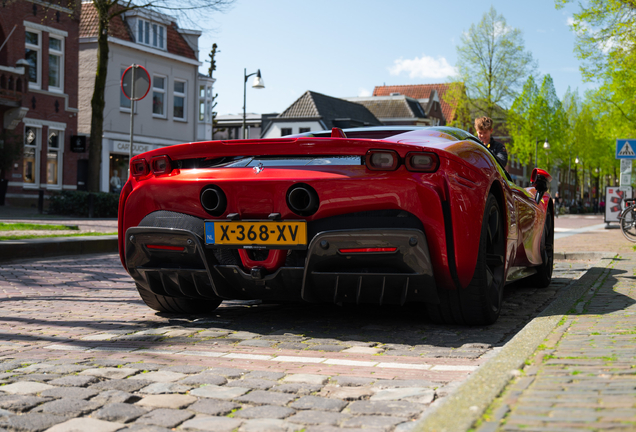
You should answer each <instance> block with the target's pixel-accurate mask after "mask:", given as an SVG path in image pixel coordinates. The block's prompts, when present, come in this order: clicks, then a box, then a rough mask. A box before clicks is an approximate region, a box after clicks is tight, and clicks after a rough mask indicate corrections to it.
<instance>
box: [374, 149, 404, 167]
mask: <svg viewBox="0 0 636 432" xmlns="http://www.w3.org/2000/svg"><path fill="white" fill-rule="evenodd" d="M365 161H366V164H367V168H369V169H370V170H373V171H395V170H396V169H397V167H398V164H399V162H400V156H399V155H398V154H397V152H395V151H393V150H369V151H368V152H367V155H366V156H365Z"/></svg>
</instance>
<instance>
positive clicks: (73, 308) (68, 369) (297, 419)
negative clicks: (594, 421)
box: [0, 218, 636, 432]
mask: <svg viewBox="0 0 636 432" xmlns="http://www.w3.org/2000/svg"><path fill="white" fill-rule="evenodd" d="M566 219H568V218H559V222H558V223H557V227H559V224H561V223H564V224H566V226H567V224H570V225H571V226H575V227H576V228H578V227H579V226H583V225H586V224H594V223H598V222H597V221H596V220H587V221H586V220H583V221H581V220H578V219H577V218H570V219H568V220H566ZM616 234H618V236H620V237H618V236H616ZM581 237H585V240H584V241H582V240H580V239H581ZM620 239H622V235H621V234H620V231H619V230H616V229H614V230H603V231H601V230H594V231H590V232H586V233H582V234H577V235H573V236H570V237H565V238H562V239H559V240H557V241H556V245H555V249H556V250H557V251H561V252H563V251H572V250H578V249H580V250H585V249H584V248H585V247H586V246H587V247H590V248H592V249H587V250H594V251H599V250H600V251H603V250H612V249H611V248H613V247H614V246H620V247H621V248H624V249H625V250H626V251H627V252H629V251H632V250H633V249H632V247H631V244H630V243H628V242H627V241H626V240H624V239H622V240H620ZM573 245H580V246H576V247H574V246H573ZM626 256H627V255H626ZM628 258H629V260H628V261H626V262H625V264H624V265H628V264H627V262H630V263H631V262H633V258H634V256H629V257H628ZM607 262H608V261H607ZM607 262H605V263H601V264H599V263H597V262H590V261H558V262H556V268H555V275H554V279H553V284H552V285H551V286H550V287H549V288H548V289H542V290H539V289H534V288H531V287H522V286H515V285H513V286H510V287H507V289H506V292H505V302H504V309H503V313H502V317H501V318H500V320H499V321H498V322H497V324H495V325H493V326H489V327H462V326H436V325H432V324H431V323H430V322H428V321H427V319H426V317H425V316H422V313H421V311H420V310H418V309H417V308H405V309H403V308H371V307H360V308H358V307H353V308H344V309H343V308H338V307H335V306H332V305H307V304H302V305H298V304H294V305H269V304H260V302H224V303H223V304H222V306H221V307H220V308H219V309H217V310H216V311H215V312H214V313H213V314H211V315H208V316H200V317H186V316H183V317H180V316H174V315H172V316H169V315H163V314H157V313H154V311H152V310H150V309H148V308H147V307H146V306H145V305H143V303H142V302H141V301H140V299H139V297H138V294H137V293H136V291H135V289H134V285H133V284H132V283H131V280H130V277H129V276H128V275H127V274H126V273H125V271H124V270H123V268H122V267H121V264H120V263H119V258H118V256H116V255H114V254H107V255H103V254H102V255H84V256H70V257H64V258H57V259H35V260H33V259H31V260H23V261H14V262H11V263H8V264H4V263H2V264H0V266H1V267H0V302H2V316H0V432H2V431H4V430H11V431H42V430H51V431H73V430H81V431H111V430H112V431H115V430H131V431H167V430H171V429H173V430H174V429H175V428H176V430H184V431H188V430H192V431H201V430H214V431H217V430H218V431H223V430H228V431H230V430H240V431H270V430H271V431H294V430H307V431H336V430H349V431H352V430H359V429H365V430H367V429H368V430H371V431H397V432H407V431H411V430H419V429H418V427H419V425H420V424H422V423H420V422H419V420H420V419H422V418H424V419H425V418H426V416H428V415H430V414H431V413H433V412H435V410H436V409H437V408H439V407H440V406H442V405H443V403H444V401H445V400H447V398H449V396H448V395H449V394H452V393H453V392H454V391H455V392H456V391H457V390H458V388H461V386H462V385H463V383H465V382H466V381H467V380H468V379H470V378H471V376H473V375H474V374H477V373H478V372H479V371H480V370H481V366H482V365H485V364H488V363H489V360H491V359H494V358H496V357H497V356H498V355H499V353H501V352H503V348H505V347H506V346H507V344H508V342H509V341H511V339H514V337H515V336H516V335H517V334H518V333H519V332H520V331H521V330H523V329H524V328H526V327H528V326H527V325H528V323H532V322H533V318H534V317H535V316H537V314H539V313H541V311H542V310H544V309H545V307H546V306H547V305H548V304H550V302H552V300H553V299H559V298H560V297H561V296H562V295H563V294H567V293H568V292H570V291H571V287H572V286H573V284H576V281H577V280H578V279H579V278H581V276H582V275H585V274H589V273H590V272H592V273H595V274H600V273H602V272H604V271H606V270H604V269H603V268H604V267H605V266H606V265H607V264H606V263H607ZM622 263H623V261H619V262H617V264H615V267H614V269H617V268H619V267H617V266H619V265H623V264H622ZM630 265H631V264H630ZM590 268H591V270H590V271H588V270H589V269H590ZM611 271H614V270H607V272H611ZM586 272H587V273H586ZM631 275H633V270H630V273H629V274H624V275H623V276H620V275H614V273H612V274H609V273H608V276H607V277H605V279H603V281H604V282H603V283H605V282H607V283H608V284H611V283H613V282H612V281H614V283H615V281H619V280H623V279H620V278H624V282H625V283H629V282H631V283H632V284H633V282H632V281H630V280H628V277H629V276H631ZM631 277H633V276H631ZM595 287H596V286H594V287H593V288H595ZM608 290H609V288H608ZM594 292H596V291H594ZM610 294H611V293H610ZM628 294H629V295H631V297H630V300H631V298H633V297H634V296H633V294H634V293H633V292H632V293H631V294H630V293H628ZM595 298H596V297H594V296H592V297H590V300H594V299H595ZM585 304H588V302H585V303H583V305H585ZM610 305H611V306H610V309H611V310H612V311H614V310H615V309H614V308H618V307H622V305H621V304H620V302H616V301H614V302H610ZM581 307H584V306H579V308H581ZM581 311H584V312H585V311H586V309H581ZM606 312H607V311H606ZM595 313H596V312H595ZM612 313H614V312H612ZM610 315H611V314H608V313H605V314H599V315H598V318H597V320H598V321H599V323H598V324H596V325H597V327H598V326H603V324H602V322H604V321H603V319H605V318H607V317H608V316H610ZM628 319H629V317H625V320H628ZM612 324H613V323H612ZM567 325H568V322H567V321H566V326H567ZM630 326H631V327H625V328H628V329H631V330H630V331H634V330H636V329H635V328H634V325H633V323H632V324H630ZM564 327H565V326H563V325H562V326H559V327H557V329H558V328H564ZM568 328H570V327H568ZM603 329H604V331H606V332H607V331H609V330H608V329H607V328H605V327H603ZM595 331H596V332H598V333H600V334H599V335H593V336H594V337H596V338H597V339H598V341H597V346H602V345H601V344H603V343H605V344H608V343H609V342H607V341H606V340H605V339H603V336H604V335H605V333H602V332H601V330H599V329H597V330H595ZM590 337H592V336H590ZM548 344H549V341H548V342H546V343H545V345H546V346H548V347H553V346H555V345H554V344H553V345H548ZM616 344H618V345H616ZM620 344H623V345H624V346H625V347H626V348H627V349H629V344H630V340H625V341H616V342H615V343H614V344H613V345H612V346H620ZM575 346H576V345H575ZM632 346H633V344H632ZM542 348H543V347H542ZM539 352H540V353H541V352H548V351H547V350H540V351H539ZM556 352H557V351H555V353H556ZM555 353H552V355H555ZM571 354H572V353H571V352H570V353H566V354H564V356H565V357H572V355H571ZM622 354H624V353H623V351H620V350H618V351H617V355H622ZM609 357H610V358H612V359H613V358H614V357H612V355H611V354H610V355H609ZM537 358H538V357H537ZM559 358H561V359H564V360H568V361H571V360H572V359H570V358H562V357H559ZM633 358H634V353H633V351H632V354H631V359H632V364H633V363H634V361H633ZM555 359H556V358H555ZM546 360H548V358H546ZM551 360H554V359H551ZM584 360H585V359H584ZM587 360H589V359H587ZM592 360H594V359H592ZM601 360H603V361H605V360H604V359H601ZM535 361H543V358H541V360H535ZM615 364H616V363H615ZM564 367H565V366H564ZM538 370H539V369H537V371H538ZM576 371H577V372H579V371H580V372H582V373H575V374H571V375H573V376H576V377H580V376H581V375H584V374H585V373H587V369H582V366H577V369H576ZM502 373H505V374H507V373H508V371H502ZM523 373H525V374H526V375H524V376H522V377H521V378H520V379H519V381H517V382H515V383H514V384H513V385H515V386H517V385H519V384H518V383H522V384H521V385H522V386H523V385H524V384H523V382H522V381H521V379H524V378H528V377H529V376H530V373H531V370H526V371H524V372H523ZM611 373H612V372H611V371H610V375H611ZM537 376H539V375H537ZM525 382H527V381H525ZM537 382H538V381H537ZM547 382H549V383H553V382H557V381H556V380H554V379H553V380H550V379H548V380H547ZM558 383H559V385H562V388H561V392H563V391H564V390H563V389H565V386H566V384H567V383H566V382H565V380H562V381H558ZM533 385H535V383H534V382H533V384H531V385H530V386H529V387H528V386H527V385H526V390H530V389H532V388H533V387H532V386H533ZM621 389H622V390H625V391H626V392H628V391H630V387H629V386H623V387H620V386H614V387H611V390H612V391H614V392H616V391H620V390H621ZM633 389H634V386H632V387H631V390H632V397H633V395H634V392H633ZM515 391H521V390H519V389H517V390H515ZM577 391H580V392H585V391H588V389H586V388H585V387H584V386H581V387H580V388H579V389H577ZM515 394H516V393H515ZM504 397H507V396H504ZM619 398H620V397H619ZM619 398H617V397H613V399H612V398H611V397H610V396H607V399H606V400H607V401H609V402H607V403H606V404H607V405H608V406H609V405H611V406H614V405H612V404H615V403H616V404H618V402H617V399H619ZM544 399H545V398H544ZM448 400H450V399H448ZM518 401H522V399H521V398H518ZM518 401H516V400H515V401H513V400H512V399H505V403H503V404H502V403H499V405H500V406H502V407H503V408H495V409H493V410H491V411H489V416H490V417H488V418H487V419H486V420H491V421H492V422H486V423H483V424H482V425H481V426H480V427H482V428H487V427H491V429H490V430H494V429H492V428H493V427H494V428H495V429H496V428H497V427H500V426H501V424H500V423H498V422H496V421H494V420H498V419H499V418H504V415H505V414H508V417H511V416H512V415H514V413H515V410H516V406H515V403H519V404H520V402H518ZM513 402H514V403H513ZM530 403H531V404H533V406H538V405H537V404H534V403H533V402H532V401H531V402H530ZM627 403H628V404H629V403H631V405H630V406H629V408H630V409H631V408H634V403H633V400H631V402H630V400H628V401H627ZM520 406H521V405H520ZM616 406H617V407H620V404H619V405H616ZM506 407H507V408H506ZM588 409H589V408H588ZM493 413H496V415H495V414H493ZM502 413H503V414H502ZM625 413H627V414H629V412H628V411H625ZM614 414H615V415H618V414H617V413H616V412H615V413H613V415H614ZM508 417H506V418H504V420H505V421H507V418H508ZM543 417H544V418H547V417H549V415H547V414H546V415H544V416H543ZM615 423H616V422H615ZM524 426H528V425H527V424H520V426H519V429H524V430H532V429H527V428H524ZM530 426H531V427H532V426H533V424H530ZM632 426H633V425H632ZM504 427H510V425H509V424H508V423H506V425H505V426H504ZM538 427H539V428H540V427H544V429H543V430H563V429H562V428H560V427H561V426H556V427H555V428H553V429H549V427H550V426H548V425H547V423H544V424H540V425H539V426H538ZM546 427H547V429H545V428H546ZM484 430H487V429H484ZM502 430H506V429H502ZM512 430H514V429H512ZM539 430H542V429H539ZM626 430H629V429H626Z"/></svg>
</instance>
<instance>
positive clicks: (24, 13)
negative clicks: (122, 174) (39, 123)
mask: <svg viewBox="0 0 636 432" xmlns="http://www.w3.org/2000/svg"><path fill="white" fill-rule="evenodd" d="M52 3H53V4H56V5H60V6H63V7H65V8H67V9H71V13H69V12H68V10H56V9H55V8H53V7H48V8H47V7H45V6H43V5H41V4H37V3H32V2H30V1H29V0H18V1H11V0H9V1H8V2H7V3H5V4H4V6H2V5H0V44H1V43H3V42H4V41H5V40H6V38H7V37H8V35H9V33H10V32H11V30H12V29H13V28H14V26H15V25H17V27H16V28H15V31H14V32H13V34H12V35H11V37H10V39H9V40H8V42H7V44H6V45H5V47H4V48H3V50H2V52H1V53H0V65H2V66H9V67H15V66H16V62H17V61H18V60H20V59H24V57H25V26H24V24H23V23H24V21H28V22H30V23H34V24H39V25H42V26H46V27H51V28H54V29H58V30H62V31H65V32H67V33H68V36H67V37H66V38H64V94H66V95H68V102H66V101H65V97H64V95H60V94H53V93H50V92H47V91H48V79H47V78H48V60H49V58H48V46H49V33H48V32H47V31H45V30H43V31H42V33H41V35H42V36H41V52H42V55H41V71H40V74H41V90H43V91H44V92H38V91H33V90H28V91H27V92H26V93H25V94H24V96H23V99H22V106H23V107H27V108H29V111H28V112H27V114H26V117H27V118H30V119H37V120H44V121H53V122H60V123H65V124H66V129H65V131H64V153H63V158H62V163H63V173H62V184H63V185H75V184H76V180H77V172H76V171H77V160H78V159H80V158H87V157H88V153H72V152H71V148H70V142H71V140H70V138H71V135H75V134H77V112H76V111H74V110H73V109H76V108H77V107H78V85H77V82H78V67H79V64H78V62H79V21H80V7H79V6H80V1H79V0H58V1H56V2H52ZM27 82H28V81H27ZM25 87H26V88H27V89H28V84H27V85H26V86H25ZM0 103H1V102H0ZM67 107H68V108H71V110H67V109H66V108H67ZM4 109H6V107H0V110H4ZM2 123H3V122H0V128H3V127H4V126H3V125H2ZM0 130H1V129H0ZM23 131H24V123H20V124H19V125H18V126H17V127H16V128H15V130H14V132H17V133H20V134H21V133H22V132H23ZM47 136H48V127H47V126H43V127H42V137H41V138H42V144H41V146H42V149H41V152H40V184H42V185H43V187H46V152H47V145H46V143H47ZM21 173H22V161H18V168H17V169H13V170H11V171H10V172H9V175H8V177H9V178H8V180H9V181H16V182H22V179H18V178H13V177H12V174H21ZM8 193H9V194H35V195H36V196H37V192H36V191H29V190H28V189H23V188H22V187H17V186H10V187H9V190H8ZM7 201H8V202H11V199H10V198H8V199H7Z"/></svg>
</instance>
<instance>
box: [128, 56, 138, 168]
mask: <svg viewBox="0 0 636 432" xmlns="http://www.w3.org/2000/svg"><path fill="white" fill-rule="evenodd" d="M135 69H137V65H136V64H134V63H133V65H132V75H131V78H132V80H131V81H132V84H131V86H130V148H129V149H128V150H129V151H128V176H129V177H130V161H131V160H132V157H133V128H134V126H135Z"/></svg>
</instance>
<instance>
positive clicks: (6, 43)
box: [0, 0, 87, 205]
mask: <svg viewBox="0 0 636 432" xmlns="http://www.w3.org/2000/svg"><path fill="white" fill-rule="evenodd" d="M79 23H80V9H79V7H78V5H77V2H75V1H73V0H60V1H58V2H55V4H53V3H48V2H43V1H39V0H22V1H14V2H2V4H1V5H0V47H1V48H0V116H1V117H2V122H1V123H0V141H2V142H1V143H0V144H2V147H4V144H5V141H6V143H7V146H8V145H9V143H10V142H16V141H17V143H18V145H20V146H21V147H22V148H21V151H20V157H19V158H18V160H16V161H14V162H13V163H12V164H11V165H10V166H9V168H8V169H6V170H5V171H4V173H3V176H4V177H5V178H4V181H3V182H2V183H3V187H6V188H7V189H6V199H7V202H9V203H10V204H11V205H25V204H26V205H30V204H31V205H32V204H34V203H35V202H36V200H37V198H38V195H39V191H40V190H43V191H44V196H45V198H46V197H48V195H49V194H50V193H51V192H53V191H61V190H63V189H76V188H77V166H78V161H79V160H81V159H85V158H86V157H87V153H86V152H85V151H83V150H82V149H81V148H77V147H75V148H74V147H73V146H72V143H73V142H74V140H73V137H74V136H76V135H77V134H78V129H77V116H78V90H77V71H78V51H79V49H78V42H79ZM1 150H2V149H0V151H1ZM72 150H79V151H78V152H74V151H72ZM2 155H3V157H8V156H7V154H6V153H2ZM0 192H3V191H0Z"/></svg>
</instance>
